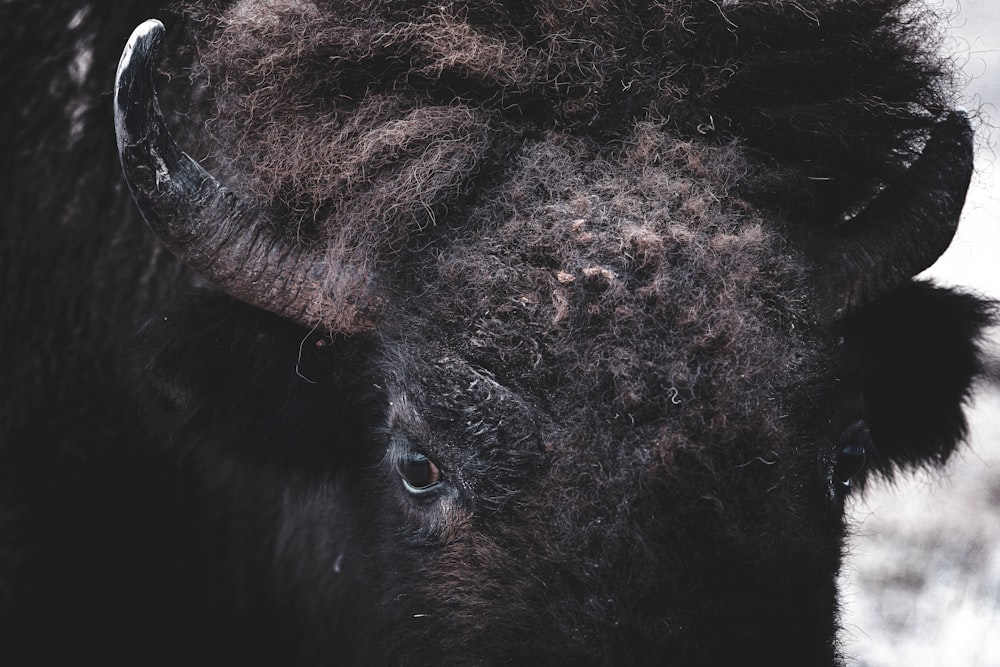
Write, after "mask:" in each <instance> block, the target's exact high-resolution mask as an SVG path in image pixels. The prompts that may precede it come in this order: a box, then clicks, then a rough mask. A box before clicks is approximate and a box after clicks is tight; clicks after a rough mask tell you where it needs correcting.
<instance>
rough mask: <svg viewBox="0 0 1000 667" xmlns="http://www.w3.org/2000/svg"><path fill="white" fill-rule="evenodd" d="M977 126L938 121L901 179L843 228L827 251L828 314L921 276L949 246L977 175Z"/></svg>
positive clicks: (959, 118)
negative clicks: (974, 175)
mask: <svg viewBox="0 0 1000 667" xmlns="http://www.w3.org/2000/svg"><path fill="white" fill-rule="evenodd" d="M973 152H974V146H973V131H972V127H971V125H970V124H969V120H968V119H967V118H966V117H965V115H964V114H962V113H959V112H953V113H951V114H949V115H948V117H947V118H945V119H944V120H943V121H941V122H940V123H938V124H937V126H936V127H935V128H934V130H933V131H932V133H931V137H930V139H929V140H928V142H927V145H926V146H925V147H924V150H923V152H922V153H921V154H920V157H918V158H917V159H916V161H914V163H913V165H912V166H911V167H910V168H909V169H907V171H906V173H905V174H904V175H903V179H902V182H900V183H898V184H895V185H893V186H891V187H889V188H887V189H886V190H884V191H883V192H881V193H880V194H879V195H878V196H877V197H876V198H875V199H874V200H873V201H872V202H871V203H870V204H869V205H868V206H867V207H866V208H865V209H864V210H863V211H861V212H860V213H859V214H858V215H856V216H855V217H854V218H852V219H851V220H849V221H848V222H846V223H844V224H843V225H842V226H841V227H840V228H838V230H837V232H836V236H835V238H834V240H833V242H832V247H828V248H827V249H825V250H824V251H823V253H824V255H825V256H826V263H825V268H826V277H825V278H824V281H825V282H826V286H827V288H828V289H827V298H826V303H825V304H824V309H825V314H826V316H827V318H828V319H829V320H831V321H832V320H839V319H842V318H843V317H844V316H846V315H848V314H849V313H850V312H852V311H854V310H855V309H857V308H859V307H861V306H863V305H864V304H866V303H868V302H870V301H872V300H874V299H875V298H877V297H878V296H880V295H882V294H885V293H886V292H888V291H890V290H892V289H893V288H895V287H897V286H898V285H900V284H902V283H904V282H906V281H908V280H909V279H910V278H912V277H913V276H915V275H917V274H918V273H920V272H921V271H923V270H924V269H926V268H927V267H929V266H930V265H931V264H933V263H934V262H935V260H937V258H938V257H940V256H941V254H942V253H944V251H945V250H946V249H947V248H948V245H949V244H950V243H951V240H952V238H953V237H954V235H955V230H956V229H957V227H958V219H959V217H960V216H961V213H962V206H963V205H964V204H965V194H966V191H967V190H968V189H969V181H970V180H971V178H972V163H973Z"/></svg>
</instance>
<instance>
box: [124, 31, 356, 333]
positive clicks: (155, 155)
mask: <svg viewBox="0 0 1000 667" xmlns="http://www.w3.org/2000/svg"><path fill="white" fill-rule="evenodd" d="M163 33H164V27H163V24H162V23H160V22H159V21H157V20H155V19H151V20H148V21H145V22H144V23H142V24H141V25H140V26H139V27H137V28H136V29H135V30H134V31H133V32H132V35H131V37H129V40H128V43H127V44H126V45H125V50H124V51H123V52H122V56H121V60H120V61H119V64H118V73H117V75H116V78H115V131H116V133H117V137H118V154H119V157H120V159H121V165H122V170H123V171H124V173H125V179H126V181H127V182H128V185H129V189H130V190H131V192H132V197H133V198H134V199H135V202H136V204H137V205H138V207H139V210H140V212H141V213H142V216H143V218H145V220H146V223H147V224H148V225H149V227H150V228H151V229H152V230H153V231H154V232H155V233H156V234H157V236H159V237H160V239H161V240H162V241H163V242H164V244H165V245H166V246H167V247H168V248H169V249H170V250H171V251H172V252H173V253H174V254H175V255H177V256H178V257H179V258H180V259H181V260H183V261H184V262H185V263H186V264H188V265H189V266H190V267H191V268H192V269H194V270H195V271H196V272H198V273H199V274H200V275H202V276H203V277H204V278H206V279H208V280H209V281H210V282H211V283H212V284H214V285H215V286H216V287H218V288H219V289H221V290H223V291H225V292H227V293H229V294H231V295H232V296H234V297H236V298H238V299H240V300H241V301H244V302H246V303H249V304H252V305H254V306H257V307H260V308H263V309H265V310H268V311H271V312H273V313H275V314H277V315H280V316H281V317H284V318H287V319H291V320H294V321H296V322H299V323H301V324H304V325H306V326H310V327H312V326H326V327H328V328H329V329H331V330H335V331H342V332H352V331H358V330H364V329H367V328H370V327H371V323H372V316H373V311H374V303H375V301H376V300H375V299H374V298H371V297H370V296H369V292H370V281H369V280H368V279H367V278H366V277H363V276H359V275H357V272H354V275H353V276H352V275H351V274H350V272H348V271H341V270H338V269H337V268H336V267H330V266H329V264H328V263H327V262H326V261H325V258H324V257H323V255H322V253H320V252H318V251H316V250H314V249H311V248H307V247H304V246H302V245H301V244H299V243H297V242H296V241H295V240H294V235H285V234H283V233H282V230H281V229H280V226H279V225H276V224H275V223H274V221H273V220H271V219H269V218H268V216H267V215H266V214H265V213H264V212H263V211H261V210H260V208H259V207H256V206H252V205H249V204H248V203H246V202H244V201H241V200H240V199H239V198H238V197H237V196H236V195H235V194H233V193H232V192H231V191H230V190H228V189H227V188H225V187H224V186H223V185H221V184H220V183H219V182H218V181H217V180H216V179H215V178H213V177H212V175H211V174H209V173H208V172H207V171H205V170H204V169H203V168H202V167H201V165H199V164H198V163H197V162H196V161H195V160H193V159H192V158H191V157H189V156H188V155H187V154H185V153H184V152H183V151H182V150H181V149H180V148H179V147H178V146H177V144H176V143H175V142H174V140H173V138H172V137H171V136H170V133H169V132H168V130H167V128H166V124H165V123H164V120H163V116H162V114H161V112H160V108H159V103H158V102H157V98H156V89H155V85H154V75H155V69H156V62H157V58H156V54H157V51H158V47H159V44H160V40H161V37H162V35H163Z"/></svg>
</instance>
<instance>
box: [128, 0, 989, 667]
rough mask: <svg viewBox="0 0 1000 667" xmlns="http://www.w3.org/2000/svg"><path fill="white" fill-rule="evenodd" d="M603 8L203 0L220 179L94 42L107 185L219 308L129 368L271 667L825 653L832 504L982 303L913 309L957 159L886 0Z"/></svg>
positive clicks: (966, 139)
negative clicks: (202, 490)
mask: <svg viewBox="0 0 1000 667" xmlns="http://www.w3.org/2000/svg"><path fill="white" fill-rule="evenodd" d="M611 4H614V5H615V6H614V7H611V6H610V5H611ZM618 4H622V5H623V6H622V7H617V5H618ZM626 4H627V5H628V7H627V8H626V7H624V5H626ZM633 4H636V3H610V4H609V3H567V2H558V1H553V2H538V3H529V4H524V3H485V5H484V6H477V5H475V3H470V4H468V5H466V4H465V3H458V4H454V5H448V6H442V7H439V6H437V5H435V4H434V3H427V4H426V6H425V4H424V3H419V2H418V3H403V2H399V3H396V2H387V3H379V4H378V6H371V7H369V6H367V5H366V3H342V4H338V5H337V6H336V7H328V6H326V5H325V4H322V3H310V2H260V3H255V2H238V3H235V4H234V5H233V6H232V7H231V8H230V9H228V10H226V12H225V13H223V14H221V15H219V16H215V17H214V18H212V19H211V20H207V19H206V20H207V21H208V22H209V23H210V24H211V25H212V28H211V30H208V37H206V38H204V41H203V43H202V44H201V49H202V51H201V53H202V55H201V57H200V63H201V64H200V65H199V66H200V67H202V69H201V70H199V71H201V72H202V74H203V75H204V80H207V81H212V82H214V83H212V84H211V85H210V86H207V87H206V88H205V90H207V91H210V92H211V95H213V96H214V97H213V98H212V99H213V104H214V105H215V108H217V109H218V110H219V111H218V113H219V117H218V118H217V119H216V120H215V122H214V139H213V140H214V141H215V142H216V145H217V150H218V151H219V152H217V153H216V155H217V157H216V158H215V160H216V162H217V168H218V169H219V170H220V171H222V172H224V173H226V174H227V180H231V182H232V187H233V189H232V190H230V189H227V188H226V187H224V186H223V185H221V184H220V183H219V182H218V181H217V180H216V179H215V178H214V177H213V176H211V175H210V174H209V173H208V172H207V171H206V170H204V169H203V168H202V167H201V166H200V165H199V164H198V163H197V162H196V161H194V160H193V159H191V158H189V157H188V156H187V155H186V154H184V153H183V152H182V151H181V150H180V149H179V148H178V147H177V145H176V144H175V143H174V140H173V139H171V137H170V135H169V134H168V132H167V130H166V127H165V124H164V121H163V119H162V117H161V115H160V112H159V109H158V105H157V100H156V96H155V93H154V87H153V86H154V72H155V61H154V59H153V57H152V54H153V53H154V51H155V48H156V45H157V43H158V41H159V39H160V36H161V34H162V32H163V28H162V26H161V25H160V24H159V23H158V22H147V23H144V24H143V25H142V26H140V27H139V28H137V30H136V31H135V33H134V34H133V36H132V38H131V39H130V41H129V43H128V45H127V46H126V50H125V53H124V55H123V57H122V61H121V65H120V68H119V73H118V81H117V84H116V92H115V94H116V127H117V129H118V140H119V150H120V153H121V159H122V165H123V168H124V171H125V175H126V179H127V181H128V183H129V186H130V188H131V190H132V193H133V195H134V197H135V199H136V202H137V203H138V205H139V208H140V209H141V211H142V213H143V216H144V217H145V219H146V221H147V222H148V224H149V225H150V227H151V228H152V229H153V230H154V231H155V232H156V233H157V235H158V236H159V237H160V238H161V239H162V240H163V242H164V243H165V244H166V245H167V246H168V247H169V248H170V249H171V250H172V251H173V252H174V253H175V254H177V255H178V256H179V257H180V258H181V259H182V260H183V261H184V262H185V263H187V264H188V265H189V266H191V267H192V268H193V269H194V270H195V271H197V272H198V273H200V274H201V275H202V276H203V277H204V278H205V279H207V280H208V282H210V283H211V284H212V285H214V286H215V287H217V288H218V289H219V290H221V291H223V292H226V293H228V294H230V295H232V296H233V297H235V299H236V301H233V300H231V299H229V298H223V297H220V296H216V295H213V294H212V293H205V294H202V295H195V296H191V295H188V296H186V297H185V298H184V300H183V304H182V305H180V306H178V307H177V309H175V310H174V311H171V312H169V313H167V314H166V315H165V317H164V318H163V321H158V322H155V323H152V324H150V325H149V327H147V332H146V336H145V339H144V340H145V344H146V350H147V356H146V357H145V359H146V361H145V363H144V365H143V366H142V369H143V379H144V380H145V381H146V382H148V383H149V384H150V385H151V386H153V387H154V388H156V389H157V393H158V396H159V397H160V399H161V401H160V403H161V407H162V408H163V414H164V415H165V418H166V419H165V422H164V423H165V424H166V430H165V432H166V433H167V434H168V437H169V439H170V440H171V441H172V442H173V443H174V444H175V446H177V445H179V444H182V447H181V448H182V449H184V451H187V452H189V453H190V454H191V455H192V456H194V457H196V458H197V459H198V460H199V461H201V462H202V465H203V466H204V471H205V472H204V477H205V485H206V488H210V489H212V492H211V493H210V494H207V497H209V498H211V499H213V502H215V503H217V504H218V505H219V507H223V506H224V507H226V508H228V509H227V510H226V512H229V514H226V513H225V512H223V511H222V510H221V509H220V510H218V511H219V512H220V513H222V514H225V515H226V516H227V517H228V518H227V520H226V521H225V522H223V523H222V524H221V526H222V527H221V528H220V530H221V531H222V534H223V535H224V536H225V537H223V538H222V542H223V543H224V544H225V545H226V549H227V550H229V551H231V555H230V556H228V557H227V558H229V560H227V562H229V563H231V564H232V563H239V564H240V565H239V566H236V565H233V566H232V567H231V568H230V569H232V570H233V571H234V572H236V574H234V576H233V579H234V581H233V583H232V586H233V587H234V588H235V589H236V590H237V591H239V592H240V593H239V594H238V595H234V599H236V600H239V603H238V604H237V606H238V607H239V608H240V609H241V610H243V611H244V612H245V611H246V610H247V609H249V610H251V611H250V612H246V613H265V612H263V611H260V610H261V609H265V608H266V609H270V610H271V611H270V612H267V613H270V614H273V620H274V623H273V625H271V626H269V628H270V630H271V631H273V635H274V637H280V639H277V640H275V641H287V642H289V643H290V644H292V645H293V646H294V649H295V650H296V651H298V652H299V656H300V657H301V659H302V660H303V661H305V662H309V663H310V664H311V663H313V662H315V663H317V664H327V663H330V662H332V663H334V664H355V663H357V664H381V663H390V664H400V665H411V664H413V665H417V664H432V663H440V662H441V661H445V662H447V663H448V664H483V665H486V664H490V665H492V664H544V663H551V664H572V665H581V664H601V665H606V664H653V663H657V664H659V663H663V662H668V663H671V664H682V665H718V664H726V663H729V662H734V661H736V660H738V659H740V660H745V661H750V660H757V661H766V660H770V661H772V662H777V663H778V664H813V665H821V664H835V663H836V662H837V661H838V660H839V658H838V655H837V653H838V652H837V641H836V628H837V595H836V583H835V582H836V573H837V570H838V567H839V563H840V558H841V548H842V537H843V534H844V530H845V528H844V518H843V502H844V498H845V495H846V494H847V493H848V491H849V489H850V488H851V487H852V485H853V486H857V484H858V483H859V482H860V481H862V480H863V479H864V476H865V470H866V462H867V469H869V470H870V469H875V470H880V471H882V472H891V471H892V470H893V469H894V468H895V467H897V466H901V465H908V464H920V463H922V462H926V461H934V460H943V459H945V458H947V456H948V454H949V453H950V452H951V451H952V449H953V447H954V446H955V443H956V441H957V440H958V439H959V438H960V437H961V435H962V433H963V429H964V421H963V418H962V412H961V403H962V401H963V399H964V398H965V396H966V393H967V390H968V386H969V383H970V381H971V379H972V377H973V376H974V375H975V373H976V371H977V360H976V337H977V335H978V332H979V329H980V328H981V327H982V326H983V325H984V323H985V322H986V320H987V311H986V308H985V306H984V305H983V304H982V303H981V302H980V301H978V300H976V299H974V298H972V297H969V296H964V295H961V294H957V293H952V292H948V291H944V290H939V289H937V288H934V287H931V286H928V285H924V284H920V283H914V282H911V280H910V279H911V277H912V276H914V275H915V274H917V273H918V272H919V271H921V270H923V269H924V268H926V267H927V266H929V265H930V264H931V263H932V262H933V260H934V259H936V258H937V256H938V255H939V254H940V253H941V252H943V250H944V248H945V247H946V246H947V244H948V242H949V241H950V239H951V236H952V234H953V232H954V229H955V226H956V224H957V220H958V216H959V213H960V210H961V207H962V203H963V200H964V196H965V191H966V188H967V186H968V183H969V178H970V175H971V171H972V133H971V130H970V128H969V124H968V121H967V120H966V119H965V117H964V116H962V115H961V114H957V113H954V112H951V111H949V110H948V109H947V107H946V105H945V104H944V103H943V102H942V101H941V98H942V93H940V90H939V89H938V87H937V86H938V82H939V79H940V75H941V73H940V71H937V70H935V67H934V61H933V60H932V59H930V57H929V56H926V54H925V53H924V52H923V51H922V50H921V48H918V47H919V40H918V39H917V37H918V36H917V35H915V33H914V31H915V30H916V29H917V28H915V27H914V26H916V25H918V23H916V22H914V21H913V20H912V17H910V16H909V15H908V14H906V11H908V9H907V8H905V7H903V6H902V5H903V4H904V3H901V2H893V1H888V0H885V1H880V2H873V3H865V4H861V3H855V2H827V1H825V0H824V1H822V2H820V1H818V0H817V1H813V2H787V3H785V2H778V3H774V2H772V3H758V2H730V3H721V4H720V3H716V2H705V3H686V2H670V3H648V4H647V3H638V4H641V5H642V6H641V7H640V6H638V5H637V6H635V7H633V6H632V5H633ZM355 5H357V6H355ZM605 5H608V6H605ZM616 8H617V9H616ZM820 37H822V38H823V39H819V38H820ZM845 62H849V63H850V64H851V67H847V66H846V65H845ZM841 69H850V70H851V72H850V75H849V76H848V75H844V74H843V73H842V72H841ZM789 76H793V77H794V79H793V81H792V82H789V81H788V80H787V77H789ZM780 77H786V79H785V80H781V79H780ZM809 77H820V78H822V80H814V79H813V78H809ZM800 82H801V83H802V85H801V86H799V83H800ZM219 146H221V147H222V148H218V147H219ZM241 302H242V303H241ZM243 304H249V306H247V305H243ZM265 311H267V312H265ZM268 313H270V314H268ZM248 525H249V526H250V529H249V530H248V529H247V528H246V526H248ZM234 526H241V527H240V528H234ZM247 563H250V565H247ZM261 641H262V642H266V641H269V640H264V639H261Z"/></svg>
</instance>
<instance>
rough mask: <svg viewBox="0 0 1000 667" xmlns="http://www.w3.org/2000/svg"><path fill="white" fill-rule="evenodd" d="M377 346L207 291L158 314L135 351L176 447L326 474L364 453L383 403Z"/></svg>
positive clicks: (156, 411) (155, 412)
mask: <svg viewBox="0 0 1000 667" xmlns="http://www.w3.org/2000/svg"><path fill="white" fill-rule="evenodd" d="M372 345H373V342H372V339H371V338H370V337H368V336H357V335H356V336H350V337H348V336H334V337H329V336H325V335H319V334H317V333H315V332H314V331H311V330H310V329H306V328H304V327H301V326H298V325H296V324H294V323H292V322H289V321H288V320H285V319H283V318H281V317H278V316H275V315H273V314H270V313H267V312H264V311H262V310H260V309H258V308H254V307H251V306H248V305H246V304H244V303H241V302H240V301H238V300H235V299H233V298H230V297H228V296H225V295H222V294H220V293H218V292H214V291H212V292H208V291H199V292H195V293H189V294H184V295H182V296H181V297H180V298H179V303H178V307H177V308H175V309H168V310H167V311H165V312H163V313H162V314H161V315H160V316H158V317H155V318H153V319H152V320H151V321H150V322H149V323H148V324H147V325H146V326H145V327H144V328H143V330H142V333H141V335H140V336H139V338H138V341H137V344H136V346H135V349H134V350H133V351H132V356H133V360H134V363H133V366H134V370H135V372H134V377H135V382H136V384H137V385H138V390H139V392H140V395H141V396H142V397H143V398H145V399H146V403H147V404H148V405H149V407H150V412H151V413H152V416H153V418H154V422H158V423H157V425H156V426H157V428H156V433H157V434H158V435H162V436H163V439H164V441H165V442H167V443H168V446H169V447H170V448H172V449H174V450H177V451H176V453H178V454H180V455H181V456H187V455H193V456H194V457H195V458H196V459H199V460H206V459H207V460H219V459H226V460H235V461H237V462H239V463H250V464H252V465H261V466H265V467H267V468H275V467H279V468H299V469H302V470H304V471H309V472H322V471H323V470H329V469H331V467H334V466H337V465H342V464H344V463H345V462H351V461H354V460H356V459H358V457H361V456H363V455H364V452H363V448H362V447H359V444H360V443H362V442H363V441H364V439H365V438H367V436H368V430H369V425H370V424H371V423H372V421H371V419H370V418H369V417H370V415H368V413H369V412H371V411H373V410H377V409H378V407H379V406H380V405H381V403H380V397H379V396H376V395H375V392H376V391H377V389H376V388H375V385H374V384H373V383H372V382H371V381H370V373H369V370H368V368H367V364H366V362H365V361H364V360H366V359H371V358H373V355H372V354H371V350H370V349H367V348H370V347H371V346H372Z"/></svg>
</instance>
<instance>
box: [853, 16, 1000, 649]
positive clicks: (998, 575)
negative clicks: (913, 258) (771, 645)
mask: <svg viewBox="0 0 1000 667" xmlns="http://www.w3.org/2000/svg"><path fill="white" fill-rule="evenodd" d="M928 4H929V5H930V6H931V7H932V8H934V9H935V10H936V11H940V12H942V13H944V14H945V15H947V16H948V17H949V20H950V24H951V27H950V30H949V36H948V39H947V41H946V43H945V49H946V52H947V53H948V54H949V55H950V56H951V57H952V58H953V59H954V61H955V64H956V65H957V66H958V67H959V68H960V69H961V72H962V75H963V83H964V91H963V97H964V99H963V105H964V106H965V108H966V109H968V110H970V111H972V112H973V113H974V114H976V115H978V121H979V128H978V148H977V161H976V174H975V175H974V177H973V182H972V189H971V190H970V192H969V197H968V200H967V203H966V207H965V211H964V213H963V217H962V221H961V224H960V225H959V229H958V234H957V236H956V238H955V240H954V242H953V243H952V245H951V247H950V248H949V249H948V252H947V253H945V255H944V256H943V257H942V258H941V259H940V260H939V261H938V262H937V263H936V264H935V265H934V266H933V267H931V269H929V270H928V271H927V273H926V277H929V278H931V279H933V280H934V281H935V282H937V283H939V284H942V285H957V286H962V287H965V288H967V289H971V290H974V291H976V292H979V293H981V294H984V295H987V296H989V297H992V298H994V299H1000V161H998V160H997V157H998V153H1000V149H998V147H997V142H998V141H1000V129H998V127H1000V2H997V0H928ZM988 346H989V349H990V350H991V352H992V354H993V356H994V358H996V359H998V360H1000V330H995V331H993V332H992V335H991V337H990V342H989V344H988ZM995 373H997V374H998V375H995V376H994V380H993V382H985V383H983V385H982V386H981V387H979V389H978V390H977V392H976V395H975V399H974V401H973V405H972V408H971V412H970V422H971V427H972V430H971V435H970V438H969V440H970V442H969V446H968V447H966V448H965V449H964V450H963V451H962V452H961V453H960V454H959V455H958V456H957V457H955V459H953V460H952V462H951V463H950V464H949V466H948V467H947V468H946V469H945V470H944V471H943V472H941V471H936V472H935V473H932V474H927V473H919V474H914V475H911V476H906V477H901V478H900V479H899V480H897V482H896V483H895V484H894V485H891V486H890V485H881V486H878V487H873V488H871V489H870V490H869V491H868V492H867V493H866V495H865V497H864V498H858V499H855V500H854V502H853V504H852V507H851V508H850V513H851V516H852V517H853V522H854V535H853V537H852V539H851V541H850V545H849V554H848V558H847V562H846V564H845V567H844V571H843V581H842V590H843V591H844V596H843V597H844V609H843V616H842V622H843V625H844V629H845V632H844V636H843V643H844V652H845V653H846V654H847V656H848V657H849V659H850V660H849V664H856V665H857V667H902V666H904V665H905V666H907V667H924V666H930V665H934V666H941V665H948V666H951V665H956V666H961V667H1000V365H998V366H996V370H995Z"/></svg>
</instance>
